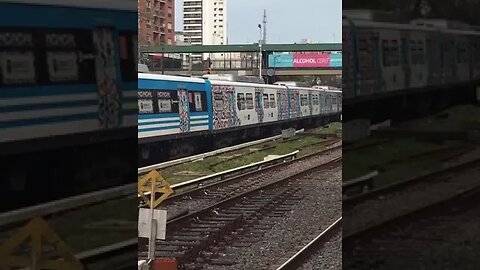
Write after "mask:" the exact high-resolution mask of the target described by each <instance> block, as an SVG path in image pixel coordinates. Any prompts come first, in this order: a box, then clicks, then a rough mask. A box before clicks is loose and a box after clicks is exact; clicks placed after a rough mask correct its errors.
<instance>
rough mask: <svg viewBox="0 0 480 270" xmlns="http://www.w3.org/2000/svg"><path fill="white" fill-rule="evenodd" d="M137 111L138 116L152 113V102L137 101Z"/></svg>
mask: <svg viewBox="0 0 480 270" xmlns="http://www.w3.org/2000/svg"><path fill="white" fill-rule="evenodd" d="M138 110H139V112H140V114H148V113H153V100H151V99H139V100H138Z"/></svg>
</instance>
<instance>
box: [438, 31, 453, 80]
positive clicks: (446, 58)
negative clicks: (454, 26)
mask: <svg viewBox="0 0 480 270" xmlns="http://www.w3.org/2000/svg"><path fill="white" fill-rule="evenodd" d="M442 45H443V59H442V61H443V65H442V66H443V70H442V71H443V74H442V75H443V76H442V77H443V83H453V82H455V73H456V72H455V70H456V67H457V65H455V63H457V59H456V55H457V54H456V44H455V39H454V35H453V34H446V35H445V36H444V38H443V40H442Z"/></svg>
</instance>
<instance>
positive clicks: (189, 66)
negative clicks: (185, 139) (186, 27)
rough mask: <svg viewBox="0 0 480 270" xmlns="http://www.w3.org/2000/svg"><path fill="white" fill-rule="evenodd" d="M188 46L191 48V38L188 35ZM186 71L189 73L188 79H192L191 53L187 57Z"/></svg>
mask: <svg viewBox="0 0 480 270" xmlns="http://www.w3.org/2000/svg"><path fill="white" fill-rule="evenodd" d="M188 45H189V46H192V36H191V35H190V34H188ZM188 71H189V73H190V77H192V75H193V74H192V53H190V55H189V57H188Z"/></svg>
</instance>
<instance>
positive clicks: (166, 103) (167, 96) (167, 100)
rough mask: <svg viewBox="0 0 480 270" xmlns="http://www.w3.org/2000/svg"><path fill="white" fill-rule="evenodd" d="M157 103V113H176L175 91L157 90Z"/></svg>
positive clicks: (176, 98)
mask: <svg viewBox="0 0 480 270" xmlns="http://www.w3.org/2000/svg"><path fill="white" fill-rule="evenodd" d="M157 105H158V112H159V113H178V94H177V91H159V92H157Z"/></svg>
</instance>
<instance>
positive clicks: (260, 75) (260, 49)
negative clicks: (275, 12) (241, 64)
mask: <svg viewBox="0 0 480 270" xmlns="http://www.w3.org/2000/svg"><path fill="white" fill-rule="evenodd" d="M258 28H259V29H260V38H259V39H258V59H259V62H258V78H259V79H260V80H262V42H263V40H262V25H261V24H258Z"/></svg>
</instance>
